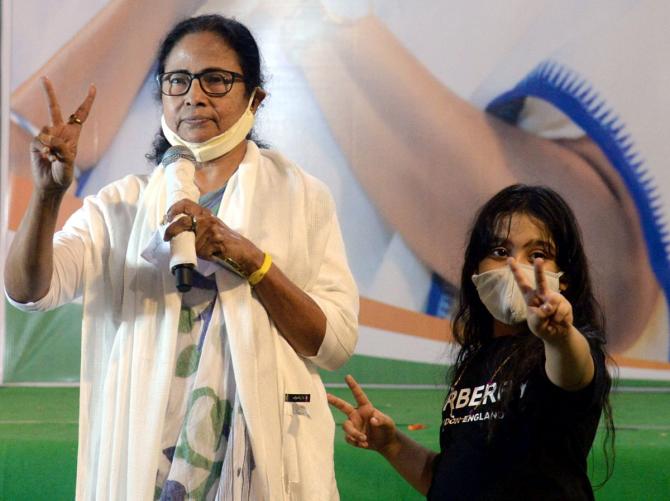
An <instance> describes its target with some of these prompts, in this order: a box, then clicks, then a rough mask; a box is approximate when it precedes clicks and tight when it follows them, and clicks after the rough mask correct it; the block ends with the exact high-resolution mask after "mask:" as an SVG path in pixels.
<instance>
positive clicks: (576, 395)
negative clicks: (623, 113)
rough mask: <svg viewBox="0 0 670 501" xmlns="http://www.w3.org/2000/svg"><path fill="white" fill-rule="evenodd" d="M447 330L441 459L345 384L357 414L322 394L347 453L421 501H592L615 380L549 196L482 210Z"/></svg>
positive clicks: (567, 215) (565, 219) (570, 224)
mask: <svg viewBox="0 0 670 501" xmlns="http://www.w3.org/2000/svg"><path fill="white" fill-rule="evenodd" d="M453 325H454V329H453V330H454V336H455V338H456V340H457V341H458V343H459V344H460V345H461V349H460V351H459V354H458V357H457V360H456V363H455V365H454V367H453V369H452V377H451V387H450V389H449V392H448V394H447V397H446V400H445V404H444V407H443V409H442V426H441V429H440V448H441V451H440V452H439V453H435V452H433V451H431V450H428V449H426V448H424V447H422V446H421V445H419V444H417V443H416V442H414V441H412V440H411V439H409V438H408V437H407V436H405V435H403V434H402V433H400V431H399V430H398V429H397V428H396V427H395V424H394V422H393V420H392V419H391V418H390V417H389V416H387V415H385V414H383V413H382V412H380V411H379V410H377V409H375V407H374V406H373V404H372V403H371V402H370V401H369V400H368V399H367V397H366V396H365V394H364V393H363V391H362V390H361V388H360V387H359V386H358V384H357V383H356V381H355V380H354V379H353V378H352V377H351V376H347V378H346V380H347V383H348V385H349V387H350V388H351V391H352V393H353V395H354V397H355V399H356V401H357V403H358V407H357V408H354V407H353V406H351V405H350V404H348V403H347V402H345V401H343V400H341V399H339V398H337V397H335V396H333V395H329V402H330V403H331V404H332V405H333V406H335V407H337V408H338V409H339V410H341V411H342V412H344V413H345V414H346V415H347V417H348V419H347V420H346V421H345V422H344V424H343V428H344V431H345V433H346V440H347V442H349V443H350V444H352V445H354V446H357V447H362V448H368V449H373V450H376V451H378V452H379V453H381V454H382V455H383V456H384V457H385V458H386V459H387V460H388V461H389V462H390V463H391V464H392V465H393V467H394V468H395V469H396V470H397V471H398V472H399V473H400V474H401V475H402V476H403V477H404V478H405V479H406V480H407V481H408V482H409V483H410V484H411V485H412V486H413V487H415V488H416V489H417V490H418V491H419V492H421V493H422V494H427V497H428V499H440V500H443V499H570V500H579V499H593V490H592V488H591V484H590V482H589V479H588V476H587V467H586V458H587V455H588V453H589V450H590V448H591V444H592V443H593V440H594V437H595V434H596V429H597V427H598V422H599V420H600V415H601V413H603V412H604V416H605V424H606V429H607V436H606V439H605V440H606V443H608V444H609V450H610V452H611V451H612V448H613V424H612V418H611V412H610V405H609V397H608V396H609V390H610V386H611V379H610V376H609V374H608V372H607V368H606V366H605V359H606V352H605V349H604V344H605V337H604V331H603V317H602V313H601V311H600V309H599V307H598V304H597V302H596V300H595V298H594V297H593V292H592V288H591V281H590V279H589V273H588V265H587V261H586V257H585V255H584V250H583V245H582V240H581V236H580V231H579V228H578V226H577V223H576V221H575V217H574V215H573V213H572V211H571V210H570V208H569V207H568V206H567V204H566V203H565V201H564V200H563V199H562V198H561V197H560V196H559V195H558V194H557V193H556V192H554V191H552V190H551V189H549V188H545V187H535V186H524V185H514V186H510V187H508V188H505V189H504V190H502V191H501V192H499V193H498V194H497V195H495V196H494V197H493V198H492V199H491V200H489V201H488V202H487V203H486V204H485V205H484V206H483V207H482V208H481V210H480V212H479V213H478V215H477V217H476V220H475V223H474V225H473V227H472V230H471V233H470V241H469V243H468V246H467V249H466V252H465V262H464V265H463V272H462V276H461V294H460V305H459V308H458V311H457V312H456V315H455V317H454V320H453ZM608 462H609V456H608ZM608 466H610V465H609V464H608Z"/></svg>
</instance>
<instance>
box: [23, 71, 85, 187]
mask: <svg viewBox="0 0 670 501" xmlns="http://www.w3.org/2000/svg"><path fill="white" fill-rule="evenodd" d="M42 86H43V88H44V92H45V94H46V97H47V105H48V107H49V116H50V118H51V125H46V126H44V127H42V130H41V131H40V133H39V134H38V135H37V136H36V137H35V138H33V140H32V142H31V145H30V152H31V157H32V166H33V177H34V180H35V185H36V188H37V189H38V190H42V191H47V192H48V191H52V192H64V191H65V190H67V188H68V187H69V186H70V184H71V183H72V179H73V177H74V159H75V157H76V156H77V143H78V142H79V135H80V134H81V128H82V126H83V124H84V122H85V121H86V119H87V118H88V114H89V112H90V111H91V106H92V105H93V100H94V99H95V86H94V85H93V84H91V86H90V87H89V89H88V94H87V96H86V98H85V99H84V101H83V102H82V103H81V105H80V106H79V108H77V110H76V111H75V112H74V113H72V115H70V117H69V118H68V120H67V122H65V121H63V116H62V114H61V109H60V104H59V103H58V99H57V98H56V92H55V91H54V88H53V84H52V83H51V81H50V80H49V79H48V78H46V77H44V78H42Z"/></svg>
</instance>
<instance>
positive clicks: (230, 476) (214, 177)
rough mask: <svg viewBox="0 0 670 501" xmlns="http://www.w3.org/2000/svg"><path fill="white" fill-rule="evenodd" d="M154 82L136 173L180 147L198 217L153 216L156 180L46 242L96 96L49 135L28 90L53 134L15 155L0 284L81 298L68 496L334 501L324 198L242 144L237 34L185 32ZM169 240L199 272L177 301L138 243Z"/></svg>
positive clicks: (241, 50) (189, 211) (348, 326)
mask: <svg viewBox="0 0 670 501" xmlns="http://www.w3.org/2000/svg"><path fill="white" fill-rule="evenodd" d="M156 68H157V82H158V86H159V91H160V93H161V102H162V107H163V120H162V128H161V131H160V133H159V135H158V136H157V140H156V142H155V145H154V151H153V152H152V154H151V155H149V157H150V158H154V159H157V160H159V159H160V158H161V157H162V155H163V153H164V152H165V150H166V149H167V148H168V147H169V146H170V144H183V145H187V146H189V147H190V148H191V149H192V150H193V153H194V155H195V157H196V158H197V159H198V162H197V168H196V171H195V184H196V186H197V188H198V189H199V191H200V193H201V195H202V196H201V197H200V200H199V203H195V202H192V201H188V200H182V201H180V202H177V203H176V204H174V205H173V206H172V207H167V204H166V180H165V174H164V169H163V168H162V167H161V166H160V165H159V167H157V168H156V169H155V170H154V171H153V173H152V174H151V175H150V176H128V177H126V178H124V179H123V180H121V181H118V182H116V183H113V184H111V185H109V186H108V187H106V188H104V189H103V190H102V191H101V192H100V193H99V194H98V195H97V196H95V197H90V198H88V199H87V200H86V201H85V203H84V206H83V208H82V209H80V210H79V211H78V212H77V213H75V214H74V215H73V216H72V217H71V218H70V220H69V221H68V223H67V224H66V225H65V227H64V229H63V230H62V231H60V232H58V233H56V234H55V235H54V227H55V220H56V216H57V213H58V209H59V205H60V201H61V200H62V197H63V194H64V192H65V191H66V190H67V188H68V186H69V185H70V183H71V182H72V173H73V164H74V160H75V157H76V153H77V143H78V139H79V135H80V133H81V130H82V127H83V126H84V125H85V122H86V118H87V116H88V114H89V111H90V109H91V106H92V104H93V101H94V98H95V88H94V87H91V89H90V90H89V94H88V96H87V97H86V99H85V100H84V102H83V103H82V105H81V106H80V107H79V108H78V109H77V110H76V111H75V113H73V114H72V115H71V116H70V117H69V119H68V120H67V121H66V120H64V119H63V115H62V112H61V110H60V106H59V104H58V100H57V98H56V95H55V92H54V89H53V86H52V85H51V83H50V82H49V80H47V79H44V88H45V91H46V94H47V100H48V105H49V112H50V115H51V121H52V124H51V125H50V126H46V127H44V128H43V129H42V131H41V132H40V134H39V135H38V136H37V137H36V138H35V139H34V140H33V143H32V146H31V151H32V160H33V174H34V179H35V184H36V189H35V192H34V195H33V197H32V199H31V201H30V207H29V210H28V212H27V213H26V216H25V218H24V220H23V222H22V225H21V227H20V229H19V231H18V232H17V234H16V236H15V239H14V241H13V243H12V246H11V249H10V252H9V256H8V259H7V267H6V269H5V285H6V291H7V295H8V297H9V298H10V300H11V301H12V302H13V303H14V304H16V305H17V306H19V307H21V308H23V309H27V310H33V309H35V310H36V309H40V310H42V309H49V308H53V307H55V306H58V305H61V304H63V303H66V302H68V301H71V300H73V299H75V298H76V297H78V296H81V297H82V300H83V304H84V320H83V328H82V336H83V338H82V373H81V402H80V433H79V456H78V471H77V497H78V498H79V499H97V500H100V499H150V498H154V497H162V498H165V499H209V498H214V497H217V496H218V497H219V498H222V499H273V500H274V499H289V498H290V499H307V498H308V499H333V498H337V489H336V486H335V478H334V473H333V464H332V453H333V450H332V439H333V432H334V427H333V421H332V416H331V415H330V412H329V410H328V408H327V403H326V395H325V391H324V389H323V385H322V384H321V381H320V378H319V376H318V373H317V367H323V368H326V369H332V368H336V367H338V366H340V365H341V364H343V363H344V362H345V361H346V360H347V359H348V357H349V356H350V355H351V353H352V351H353V348H354V345H355V342H356V315H357V307H358V305H357V294H356V287H355V284H354V282H353V279H352V277H351V274H350V272H349V269H348V266H347V263H346V257H345V252H344V246H343V243H342V239H341V235H340V230H339V225H338V222H337V218H336V215H335V211H334V207H333V202H332V199H331V197H330V195H329V193H328V190H327V189H326V188H325V187H324V186H323V185H322V184H321V183H320V182H318V181H317V180H315V179H314V178H312V177H310V176H309V175H307V174H306V173H304V172H303V171H302V170H301V169H299V168H298V167H297V166H295V165H294V164H292V163H291V162H289V161H288V160H286V159H285V158H283V157H282V156H281V155H280V154H279V153H277V152H274V151H270V150H262V149H259V148H258V147H257V146H256V144H255V143H254V142H253V141H249V140H245V137H247V136H248V134H249V133H250V129H251V127H252V125H253V117H254V113H255V112H256V110H257V109H258V106H259V105H260V103H261V101H262V100H263V98H264V97H265V93H264V92H263V90H262V89H261V85H262V75H261V72H260V55H259V53H258V48H257V46H256V43H255V41H254V39H253V37H252V36H251V34H250V33H249V32H248V30H247V29H246V28H245V27H244V26H242V25H241V24H239V23H237V22H235V21H232V20H229V19H226V18H222V17H220V16H202V17H197V18H191V19H187V20H185V21H183V22H181V23H179V24H178V25H176V26H175V27H174V28H173V29H172V31H171V32H170V33H169V34H168V35H167V37H166V39H165V40H164V42H163V44H162V46H161V47H160V50H159V53H158V60H157V64H156ZM182 214H185V215H187V216H189V217H182ZM164 219H167V221H168V222H170V223H171V224H169V226H167V227H165V225H163V224H162V223H163V221H164ZM184 231H194V232H195V237H196V238H195V240H196V251H197V254H198V257H199V258H200V260H199V263H198V267H197V272H196V273H195V277H194V280H193V282H194V287H193V288H192V289H191V291H189V292H187V293H184V294H181V293H180V292H179V291H178V290H177V288H176V286H175V281H174V277H173V276H172V275H171V273H170V270H169V267H168V266H166V265H165V259H164V254H165V252H164V251H163V247H162V246H161V245H158V244H157V242H160V241H161V240H162V239H165V240H169V239H171V238H173V237H174V236H176V235H177V234H179V233H182V232H184ZM213 262H216V263H224V262H227V263H234V265H235V267H236V268H237V269H236V270H235V273H233V272H231V271H229V269H228V268H223V267H216V269H212V266H216V265H212V263H213ZM199 272H201V273H199Z"/></svg>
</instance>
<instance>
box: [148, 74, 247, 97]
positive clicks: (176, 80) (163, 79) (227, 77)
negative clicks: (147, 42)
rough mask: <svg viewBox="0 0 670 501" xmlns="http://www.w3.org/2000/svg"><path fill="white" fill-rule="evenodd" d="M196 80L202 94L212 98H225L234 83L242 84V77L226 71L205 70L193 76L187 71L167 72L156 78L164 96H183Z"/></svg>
mask: <svg viewBox="0 0 670 501" xmlns="http://www.w3.org/2000/svg"><path fill="white" fill-rule="evenodd" d="M196 78H197V79H198V80H199V81H200V88H201V89H202V90H203V92H204V93H205V94H207V95H208V96H212V97H221V96H225V95H226V94H228V93H229V92H230V90H231V89H232V88H233V84H234V83H235V82H244V75H240V74H239V73H235V72H234V71H228V70H205V71H201V72H200V73H195V74H194V73H190V72H188V71H169V72H167V73H161V74H159V75H157V76H156V80H158V86H159V87H160V90H161V93H163V94H165V95H166V96H183V95H184V94H186V93H187V92H188V90H189V89H190V88H191V84H192V83H193V80H194V79H196Z"/></svg>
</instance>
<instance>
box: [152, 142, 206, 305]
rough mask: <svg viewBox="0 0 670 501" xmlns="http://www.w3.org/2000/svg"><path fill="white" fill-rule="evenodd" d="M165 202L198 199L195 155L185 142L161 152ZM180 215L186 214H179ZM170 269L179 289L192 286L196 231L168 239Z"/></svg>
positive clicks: (195, 260)
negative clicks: (184, 144)
mask: <svg viewBox="0 0 670 501" xmlns="http://www.w3.org/2000/svg"><path fill="white" fill-rule="evenodd" d="M161 163H162V164H163V167H164V168H165V181H166V183H165V189H166V195H167V206H168V207H172V205H173V204H175V203H176V202H178V201H179V200H183V199H184V198H186V199H188V200H191V201H193V202H195V203H198V199H199V198H200V190H199V189H198V187H197V186H196V185H195V156H194V155H193V153H191V150H189V149H188V148H187V147H186V146H181V145H178V146H172V147H170V148H168V150H167V151H166V152H165V153H164V154H163V158H162V159H161ZM180 217H188V216H186V215H185V214H182V215H181V216H180ZM170 256H171V257H170V270H171V271H172V274H173V275H174V276H175V280H176V282H177V289H178V290H179V292H188V291H189V290H191V285H192V280H193V269H194V268H195V265H196V263H197V260H198V257H197V256H196V253H195V233H194V232H193V231H183V232H181V233H180V234H179V235H177V236H175V237H174V238H172V240H170Z"/></svg>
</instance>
